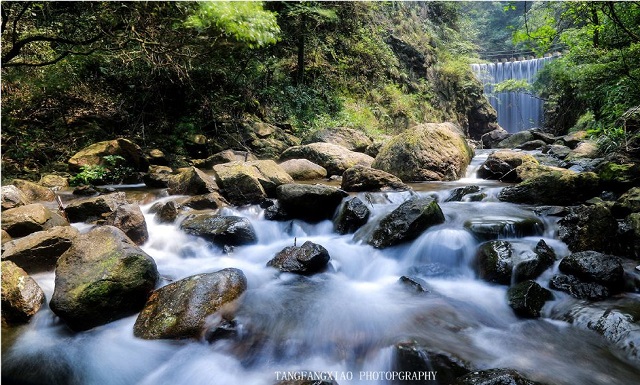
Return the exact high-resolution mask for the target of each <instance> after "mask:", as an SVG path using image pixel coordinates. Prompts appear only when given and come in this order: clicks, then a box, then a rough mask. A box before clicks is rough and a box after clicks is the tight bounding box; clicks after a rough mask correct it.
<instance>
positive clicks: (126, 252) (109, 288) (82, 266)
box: [49, 226, 158, 330]
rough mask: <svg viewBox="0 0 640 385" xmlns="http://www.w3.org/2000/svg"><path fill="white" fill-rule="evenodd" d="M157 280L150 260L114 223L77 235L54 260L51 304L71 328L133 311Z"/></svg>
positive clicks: (54, 310)
mask: <svg viewBox="0 0 640 385" xmlns="http://www.w3.org/2000/svg"><path fill="white" fill-rule="evenodd" d="M157 280H158V270H157V268H156V264H155V262H154V260H153V259H152V258H151V257H150V256H149V255H147V254H146V253H145V252H144V251H142V250H141V249H140V248H138V247H137V246H136V245H135V244H134V243H133V242H131V240H130V239H129V238H128V237H127V236H126V235H125V234H124V233H123V232H122V231H121V230H119V229H117V228H115V227H113V226H100V227H96V228H94V229H93V230H91V231H89V232H88V233H85V234H81V235H80V236H78V237H77V238H76V240H75V241H74V242H73V245H72V246H71V248H69V250H67V251H66V252H65V253H64V254H63V255H62V257H60V259H59V260H58V264H57V266H56V278H55V289H54V292H53V297H52V298H51V302H50V304H49V306H50V307H51V310H53V312H54V313H56V314H57V315H58V316H59V317H60V318H61V319H62V320H63V321H65V323H66V324H67V325H68V326H69V327H70V328H71V329H73V330H87V329H91V328H93V327H95V326H99V325H103V324H106V323H108V322H111V321H114V320H117V319H120V318H123V317H126V316H129V315H131V314H134V313H136V312H138V311H140V309H142V307H143V306H144V303H145V301H146V300H147V298H148V296H149V294H150V293H151V291H152V290H153V289H154V288H155V285H156V282H157Z"/></svg>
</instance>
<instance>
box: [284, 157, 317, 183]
mask: <svg viewBox="0 0 640 385" xmlns="http://www.w3.org/2000/svg"><path fill="white" fill-rule="evenodd" d="M280 167H282V169H283V170H284V171H286V172H287V174H289V175H291V177H292V178H293V179H294V180H315V179H324V178H326V177H327V170H326V169H325V168H324V167H322V166H320V165H318V164H315V163H313V162H311V161H309V160H307V159H289V160H286V161H284V162H282V163H280Z"/></svg>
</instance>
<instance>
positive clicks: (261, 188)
mask: <svg viewBox="0 0 640 385" xmlns="http://www.w3.org/2000/svg"><path fill="white" fill-rule="evenodd" d="M213 169H214V171H215V172H216V178H217V180H218V183H219V184H220V186H222V188H223V194H224V196H225V197H226V198H227V199H228V200H229V201H230V202H231V203H232V204H235V205H244V204H252V203H259V202H260V201H262V200H264V199H265V198H266V197H267V196H271V197H273V196H275V191H276V187H278V186H279V185H281V184H286V183H293V179H292V178H291V176H289V174H287V173H286V171H284V170H283V169H282V168H281V167H280V166H278V165H277V164H276V163H275V162H274V161H272V160H257V161H253V162H230V163H223V164H218V165H216V166H213Z"/></svg>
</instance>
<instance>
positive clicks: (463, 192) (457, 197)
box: [444, 185, 480, 202]
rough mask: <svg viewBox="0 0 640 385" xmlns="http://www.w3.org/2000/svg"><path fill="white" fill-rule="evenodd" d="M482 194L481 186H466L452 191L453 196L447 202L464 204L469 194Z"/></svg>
mask: <svg viewBox="0 0 640 385" xmlns="http://www.w3.org/2000/svg"><path fill="white" fill-rule="evenodd" d="M478 192H480V186H475V185H473V186H464V187H458V188H455V189H453V190H452V191H451V194H450V195H449V197H448V198H447V199H445V200H444V201H445V202H462V200H463V198H464V197H465V196H467V195H469V194H475V193H478Z"/></svg>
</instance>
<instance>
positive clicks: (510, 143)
mask: <svg viewBox="0 0 640 385" xmlns="http://www.w3.org/2000/svg"><path fill="white" fill-rule="evenodd" d="M532 140H535V137H534V136H533V134H532V133H531V131H520V132H516V133H515V134H511V135H510V136H509V137H508V138H506V139H504V140H502V141H501V142H500V143H498V145H497V146H496V147H497V148H516V147H518V146H520V145H522V144H524V143H526V142H530V141H532Z"/></svg>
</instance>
